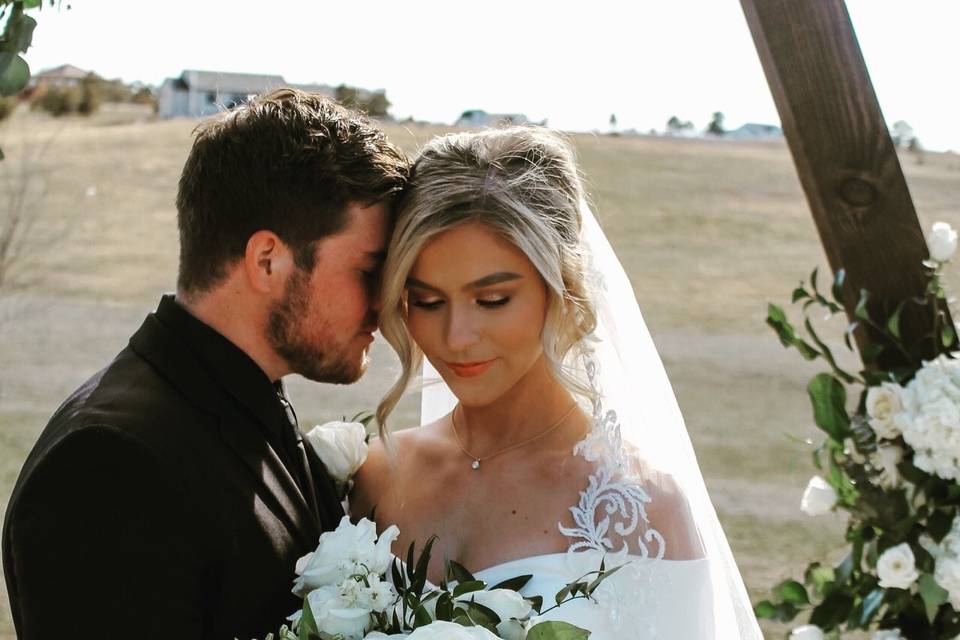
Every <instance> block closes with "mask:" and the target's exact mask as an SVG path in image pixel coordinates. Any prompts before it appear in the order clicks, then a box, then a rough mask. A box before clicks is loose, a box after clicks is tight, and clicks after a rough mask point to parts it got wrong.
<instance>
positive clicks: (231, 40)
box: [26, 0, 960, 151]
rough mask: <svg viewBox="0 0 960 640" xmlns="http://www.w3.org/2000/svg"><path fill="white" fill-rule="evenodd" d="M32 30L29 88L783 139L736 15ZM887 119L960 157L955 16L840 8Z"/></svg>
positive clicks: (121, 0) (297, 4)
mask: <svg viewBox="0 0 960 640" xmlns="http://www.w3.org/2000/svg"><path fill="white" fill-rule="evenodd" d="M67 2H68V0H63V7H64V8H63V9H61V10H60V11H59V12H58V11H57V10H56V9H51V8H49V7H44V8H43V9H42V10H41V11H39V12H37V11H34V12H31V13H32V15H34V16H35V17H36V18H37V20H38V22H39V25H38V27H37V29H36V32H35V33H34V42H33V47H32V48H31V49H30V50H29V52H28V53H27V55H26V59H27V62H29V63H30V66H31V68H32V70H33V71H39V70H41V69H44V68H49V67H53V66H57V65H60V64H63V63H66V62H69V63H71V64H74V65H77V66H79V67H82V68H84V69H87V70H91V71H95V72H97V73H98V74H100V75H102V76H104V77H108V78H114V77H120V78H123V79H124V80H126V81H133V80H140V81H143V82H148V83H151V84H155V85H159V84H160V83H161V82H162V81H163V79H164V78H166V77H175V76H178V75H179V74H180V72H181V71H182V70H183V69H188V68H189V69H203V70H212V71H235V72H247V73H269V74H278V75H282V76H284V78H285V79H286V80H288V81H290V82H318V83H322V84H330V85H337V84H340V83H345V84H350V85H354V86H359V87H365V88H370V89H378V88H382V89H386V91H387V97H388V98H389V99H390V101H391V102H392V103H393V107H392V109H391V112H392V113H393V115H395V116H397V117H401V118H403V117H406V116H408V115H412V116H413V117H415V118H417V119H418V120H429V121H434V122H444V123H451V122H453V121H454V120H455V119H456V118H457V116H458V115H459V114H460V113H461V112H462V111H464V110H466V109H485V110H487V111H490V112H520V113H524V114H526V115H527V116H529V117H530V118H531V119H534V120H540V119H543V118H548V119H549V124H550V125H551V126H554V127H558V128H562V129H569V130H591V129H600V130H605V129H606V128H607V123H608V120H609V118H610V114H611V113H615V114H616V115H617V119H618V121H619V125H620V127H621V128H630V127H635V128H637V129H639V130H641V131H646V130H649V129H658V130H662V129H663V128H664V125H665V123H666V121H667V119H668V118H669V117H670V116H671V115H677V116H678V117H680V118H681V119H684V120H691V121H692V122H693V123H694V124H695V125H696V126H697V128H703V127H705V126H706V124H707V122H708V121H709V119H710V114H711V113H713V112H714V111H722V112H723V113H724V114H725V115H726V125H727V127H728V128H735V127H736V126H739V125H740V124H743V123H744V122H762V123H772V124H778V123H779V118H778V117H777V113H776V109H775V107H774V105H773V100H772V99H771V97H770V92H769V89H768V88H767V84H766V80H765V78H764V76H763V71H762V70H761V67H760V62H759V60H758V59H757V54H756V51H755V49H754V46H753V41H752V39H751V37H750V33H749V31H748V29H747V26H746V22H745V20H744V17H743V12H742V10H741V8H740V3H739V2H738V1H737V0H631V1H626V0H619V1H614V0H589V1H587V2H583V1H580V2H561V1H559V0H554V1H553V2H547V1H541V0H483V1H482V2H470V3H467V2H458V1H456V0H446V1H443V2H441V1H433V0H429V1H428V0H424V1H416V0H414V1H410V2H397V1H396V0H393V1H388V0H368V1H367V2H355V3H348V2H342V1H336V2H328V1H323V0H315V1H313V2H308V1H306V0H285V1H283V2H275V3H267V2H257V3H254V2H241V1H237V0H233V1H231V2H227V1H225V0H202V1H201V0H189V1H187V0H164V1H163V2H136V1H131V0H73V1H72V3H71V4H72V8H70V9H69V10H67V9H66V5H67ZM847 6H848V7H849V10H850V14H851V16H852V18H853V24H854V28H855V30H856V32H857V35H858V37H859V40H860V45H861V48H862V49H863V52H864V57H865V58H866V61H867V66H868V68H869V71H870V74H871V77H872V79H873V82H874V86H875V88H876V91H877V95H878V97H879V99H880V105H881V108H882V109H883V113H884V117H885V118H886V119H887V122H888V123H893V122H895V121H897V120H906V121H907V122H909V123H910V124H911V125H912V126H913V128H914V129H915V131H916V133H917V135H918V136H919V138H920V140H921V142H922V143H923V145H924V146H925V147H927V148H929V149H939V150H946V149H953V150H956V151H960V87H958V84H957V78H958V72H957V65H958V63H960V2H958V0H848V1H847Z"/></svg>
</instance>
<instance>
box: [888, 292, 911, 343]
mask: <svg viewBox="0 0 960 640" xmlns="http://www.w3.org/2000/svg"><path fill="white" fill-rule="evenodd" d="M905 304H907V302H906V300H904V301H903V302H901V303H900V304H898V305H897V310H896V311H894V312H893V315H892V316H890V319H889V320H887V331H889V332H890V333H891V334H892V335H893V337H895V338H896V339H897V340H899V339H900V315H901V314H902V313H903V306H904V305H905Z"/></svg>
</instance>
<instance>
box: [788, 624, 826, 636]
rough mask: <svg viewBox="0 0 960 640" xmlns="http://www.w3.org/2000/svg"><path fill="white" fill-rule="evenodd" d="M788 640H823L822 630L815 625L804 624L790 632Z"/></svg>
mask: <svg viewBox="0 0 960 640" xmlns="http://www.w3.org/2000/svg"><path fill="white" fill-rule="evenodd" d="M790 640H823V629H821V628H820V627H818V626H817V625H815V624H805V625H803V626H802V627H797V628H796V629H794V630H793V631H791V632H790Z"/></svg>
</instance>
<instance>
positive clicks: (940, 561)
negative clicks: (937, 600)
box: [933, 555, 960, 609]
mask: <svg viewBox="0 0 960 640" xmlns="http://www.w3.org/2000/svg"><path fill="white" fill-rule="evenodd" d="M933 579H934V580H935V581H936V583H937V584H938V585H940V586H941V587H943V588H944V589H946V590H947V593H948V594H949V598H950V604H951V605H953V608H954V609H960V558H957V557H955V556H950V555H942V556H940V557H939V558H937V564H936V567H935V568H934V570H933Z"/></svg>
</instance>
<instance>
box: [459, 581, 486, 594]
mask: <svg viewBox="0 0 960 640" xmlns="http://www.w3.org/2000/svg"><path fill="white" fill-rule="evenodd" d="M486 586H487V585H486V583H484V582H483V580H467V581H466V582H461V583H459V584H458V585H457V586H456V587H455V588H454V589H453V597H454V598H457V597H460V596H462V595H463V594H465V593H473V592H474V591H482V590H483V588H484V587H486Z"/></svg>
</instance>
